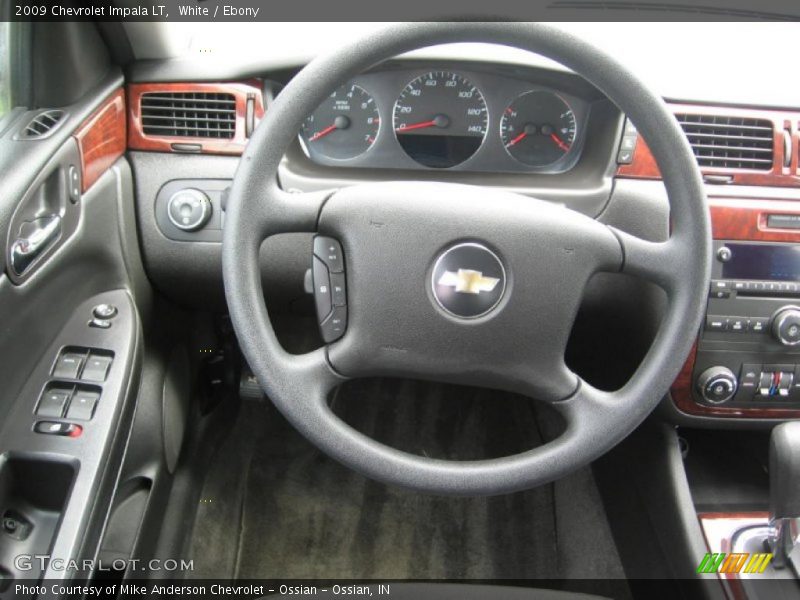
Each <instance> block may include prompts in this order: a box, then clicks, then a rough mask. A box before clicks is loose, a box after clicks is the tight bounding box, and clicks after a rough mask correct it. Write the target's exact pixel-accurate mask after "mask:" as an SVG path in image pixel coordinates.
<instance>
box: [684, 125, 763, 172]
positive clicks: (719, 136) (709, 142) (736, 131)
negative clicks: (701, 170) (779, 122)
mask: <svg viewBox="0 0 800 600" xmlns="http://www.w3.org/2000/svg"><path fill="white" fill-rule="evenodd" d="M675 117H676V118H677V119H678V122H679V123H680V124H681V127H683V131H684V132H685V133H686V137H687V138H689V144H691V146H692V149H693V150H694V155H695V156H696V157H697V163H698V164H699V165H700V166H701V167H713V168H723V169H754V170H758V171H771V170H772V165H773V143H774V135H775V134H774V127H773V124H772V121H768V120H766V119H749V118H744V117H726V116H720V115H693V114H685V113H681V114H676V115H675Z"/></svg>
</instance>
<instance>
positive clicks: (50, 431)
mask: <svg viewBox="0 0 800 600" xmlns="http://www.w3.org/2000/svg"><path fill="white" fill-rule="evenodd" d="M33 430H34V431H35V432H36V433H44V434H47V435H60V436H62V437H71V438H76V437H79V436H80V435H81V434H82V433H83V427H81V426H80V425H76V424H75V423H62V422H60V421H38V422H37V423H36V424H35V425H34V426H33Z"/></svg>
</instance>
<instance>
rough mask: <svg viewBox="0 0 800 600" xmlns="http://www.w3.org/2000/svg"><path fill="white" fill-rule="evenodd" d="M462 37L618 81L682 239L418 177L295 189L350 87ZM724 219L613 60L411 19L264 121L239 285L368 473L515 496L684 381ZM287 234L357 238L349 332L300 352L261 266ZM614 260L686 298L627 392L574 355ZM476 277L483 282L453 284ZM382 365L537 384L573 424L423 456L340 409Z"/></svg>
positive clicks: (513, 33) (610, 83)
mask: <svg viewBox="0 0 800 600" xmlns="http://www.w3.org/2000/svg"><path fill="white" fill-rule="evenodd" d="M452 42H487V43H493V44H500V45H506V46H512V47H516V48H521V49H523V50H529V51H531V52H535V53H538V54H541V55H543V56H545V57H548V58H551V59H553V60H555V61H557V62H560V63H561V64H563V65H565V66H567V67H568V68H570V69H572V70H573V71H575V72H576V73H578V74H579V75H581V76H583V77H584V78H585V79H587V80H588V81H589V82H591V83H592V84H594V85H595V86H596V87H597V88H598V89H599V90H601V91H602V92H603V93H605V94H606V95H607V96H608V97H609V98H611V100H613V101H614V102H615V103H616V104H617V106H619V108H620V109H621V110H622V111H623V112H624V113H626V114H627V115H628V117H629V118H631V119H632V121H633V122H634V123H636V125H637V127H638V129H639V131H640V132H641V134H642V135H643V136H644V137H645V139H646V140H647V142H648V145H649V146H650V149H651V150H652V153H653V155H654V157H655V158H656V161H657V163H658V166H659V168H660V170H661V174H662V176H663V181H664V184H665V186H666V189H667V194H668V196H669V204H670V214H671V225H672V230H671V235H670V238H669V240H668V241H666V242H659V243H655V242H650V241H645V240H642V239H640V238H637V237H635V236H632V235H630V234H628V233H625V232H623V231H620V230H618V229H614V228H612V227H609V226H606V225H603V224H601V223H599V222H597V221H595V220H594V219H592V218H589V217H587V216H584V215H581V214H579V213H577V212H574V211H571V210H568V209H565V208H563V207H559V206H556V205H553V204H551V203H547V202H544V201H540V200H536V199H531V198H528V197H523V196H521V195H517V194H513V193H508V192H502V191H496V190H492V189H486V188H482V187H475V186H466V185H457V184H447V183H425V182H408V183H378V184H366V185H356V186H352V187H347V188H344V189H340V190H338V191H330V192H313V193H288V192H286V191H283V190H281V189H280V187H279V184H278V182H277V172H278V165H279V163H280V161H281V158H282V157H283V155H284V153H285V151H286V150H287V149H288V148H289V146H290V144H292V143H293V142H294V140H295V138H296V136H297V132H298V131H299V130H300V127H301V125H302V123H303V121H304V119H305V118H306V116H307V115H309V114H311V113H312V112H313V111H314V109H315V108H316V107H317V106H318V105H319V104H320V103H321V102H322V101H323V100H324V99H325V98H326V97H327V95H328V94H330V93H331V91H332V90H334V89H336V88H337V87H338V86H340V85H342V84H343V83H344V82H346V81H347V80H348V79H350V78H351V77H353V76H355V75H357V74H359V73H361V72H363V71H364V70H367V69H369V68H370V67H372V66H374V65H376V64H378V63H380V62H381V61H383V60H386V59H388V58H391V57H394V56H396V55H398V54H402V53H405V52H408V51H411V50H415V49H418V48H422V47H426V46H431V45H435V44H444V43H452ZM709 221H710V219H709V214H708V208H707V205H706V201H705V195H704V191H703V184H702V181H701V177H700V173H699V170H698V167H697V163H696V162H695V159H694V156H693V154H692V151H691V149H690V147H689V145H688V142H687V140H686V138H685V136H684V134H683V132H682V131H681V129H680V128H679V126H678V124H677V122H676V120H675V119H674V117H673V116H672V114H671V113H670V112H669V110H668V109H667V107H666V105H665V104H664V102H663V101H662V100H661V99H660V98H659V97H657V96H656V95H654V94H653V93H652V92H651V91H650V90H649V89H648V88H647V87H646V86H645V85H643V84H642V83H641V82H640V81H639V80H638V79H637V78H636V77H635V76H634V75H632V74H631V73H630V72H628V71H627V70H626V69H625V68H624V67H623V66H621V65H620V64H619V63H617V62H616V61H615V60H614V59H613V58H611V57H609V56H607V55H605V54H604V53H603V52H601V51H599V50H598V49H596V48H594V47H592V46H591V45H589V44H587V43H585V42H583V41H582V40H580V39H577V38H575V37H573V36H571V35H568V34H566V33H564V32H562V31H559V30H556V29H553V28H551V27H548V26H543V25H539V24H523V23H513V24H512V23H416V24H407V25H401V26H393V27H390V28H388V29H386V30H383V31H380V32H377V33H374V34H372V35H370V36H368V37H366V38H364V39H362V40H359V41H357V42H355V43H352V44H350V45H348V46H346V47H343V48H341V49H339V50H336V51H335V52H333V53H331V54H328V55H326V56H320V57H318V58H316V59H315V60H313V61H312V62H311V63H309V64H308V65H307V66H306V67H305V68H304V69H303V70H302V71H301V72H300V73H298V74H297V76H296V77H294V78H293V79H292V81H291V82H290V83H289V84H288V85H287V86H286V88H285V89H284V90H283V91H282V92H281V94H280V95H279V96H278V98H277V99H276V100H275V102H274V104H273V105H272V106H271V107H270V109H269V111H268V113H267V115H266V117H265V118H264V120H263V121H262V122H261V123H260V125H259V126H258V128H257V130H256V131H255V133H254V135H253V137H252V139H251V141H250V143H249V145H248V146H247V148H246V150H245V153H244V155H243V156H242V159H241V162H240V165H239V167H238V170H237V172H236V175H235V178H234V181H233V185H232V188H231V192H230V196H229V200H228V208H227V213H226V219H225V230H224V237H223V248H222V259H223V275H224V282H225V293H226V296H227V302H228V307H229V310H230V316H231V319H232V321H233V325H234V328H235V330H236V334H237V336H238V339H239V342H240V344H241V347H242V351H243V352H244V355H245V357H246V359H247V361H248V362H249V364H250V366H251V368H252V369H253V371H254V372H255V374H256V376H257V377H258V381H259V382H260V383H261V385H262V386H263V388H264V391H265V392H266V393H267V395H268V396H269V397H270V398H271V400H272V402H273V403H274V404H275V405H276V406H277V407H278V409H279V410H280V411H281V412H282V413H283V414H284V415H285V416H286V418H287V419H288V420H289V421H290V422H291V423H292V424H293V425H294V426H295V427H296V428H297V429H298V430H299V431H300V432H301V433H302V434H303V435H305V436H306V437H307V438H308V439H309V440H310V441H311V442H312V443H314V444H315V445H316V446H317V447H319V448H320V449H321V450H322V451H323V452H325V453H327V454H328V455H330V456H331V457H333V458H335V459H336V460H338V461H340V462H341V463H343V464H345V465H347V466H349V467H351V468H353V469H355V470H357V471H359V472H361V473H363V474H364V475H366V476H369V477H372V478H375V479H378V480H382V481H384V482H388V483H392V484H397V485H400V486H405V487H409V488H413V489H416V490H420V491H424V492H430V493H438V494H453V495H483V494H499V493H505V492H511V491H517V490H522V489H526V488H530V487H533V486H536V485H539V484H543V483H546V482H549V481H552V480H554V479H557V478H559V477H562V476H564V475H566V474H567V473H569V472H570V471H572V470H574V469H576V468H578V467H580V466H583V465H585V464H587V463H589V462H591V461H592V460H594V459H595V458H597V457H598V456H600V455H601V454H603V453H605V452H606V451H607V450H609V449H610V448H611V447H612V446H614V445H615V444H617V443H618V442H619V441H621V440H622V439H623V438H624V437H625V436H627V435H628V434H629V433H630V432H631V431H632V430H633V429H634V428H635V427H636V426H637V425H639V424H640V423H641V422H642V421H643V420H644V419H645V417H646V416H647V415H648V414H649V413H650V412H651V411H652V410H653V409H654V408H655V406H656V404H657V403H658V402H659V400H660V399H661V398H662V397H663V396H664V395H665V394H666V392H667V390H668V389H669V386H670V384H671V383H672V381H673V380H674V379H675V377H676V376H677V374H678V372H679V371H680V368H681V366H682V364H683V362H684V360H685V358H686V356H687V354H688V352H689V349H690V347H691V344H692V342H693V340H694V338H695V336H696V334H697V331H698V327H699V325H700V321H701V318H702V315H703V311H704V308H705V301H706V295H707V291H708V285H709V277H710V260H711V259H710V256H711V235H710V227H709ZM288 232H318V234H319V235H323V236H327V237H330V238H334V239H335V240H338V241H339V242H340V243H341V248H342V256H343V259H344V271H345V277H346V285H347V319H348V323H347V326H346V331H345V333H344V335H343V337H341V338H340V339H339V340H337V341H335V342H333V343H329V344H327V345H325V346H323V347H322V348H319V349H317V350H315V351H312V352H309V353H306V354H301V355H292V354H289V353H287V352H286V351H285V350H284V349H283V348H282V347H281V345H280V343H279V342H278V341H277V339H276V337H275V332H274V331H273V328H272V325H271V324H270V320H269V317H268V314H267V310H266V307H265V304H264V301H263V297H264V291H266V292H267V293H268V292H269V290H268V289H267V290H263V289H262V283H261V276H260V269H259V264H258V254H259V247H260V246H261V244H262V242H263V241H264V239H266V238H267V237H269V236H272V235H276V234H280V233H288ZM310 253H311V248H309V256H310ZM601 271H604V272H622V273H627V274H630V275H633V276H637V277H641V278H644V279H646V280H649V281H651V282H654V283H656V284H658V285H659V286H660V287H662V288H663V289H664V290H665V292H666V294H667V297H668V306H667V308H666V313H665V315H664V317H663V320H662V322H661V325H660V329H659V331H658V333H657V335H656V337H655V339H654V341H653V343H652V346H651V347H650V349H649V351H648V353H647V354H646V356H645V358H644V359H643V361H642V363H641V365H640V366H639V367H638V369H637V371H636V372H635V373H634V374H633V376H632V377H631V379H630V380H629V381H628V382H627V383H626V384H625V385H624V386H623V387H622V388H621V389H619V390H617V391H615V392H605V391H601V390H599V389H597V388H595V387H593V386H592V385H590V384H588V383H587V382H586V381H584V380H582V379H581V378H580V377H578V376H577V375H576V374H575V373H573V372H571V371H570V369H569V368H568V367H567V366H566V364H565V362H564V351H565V347H566V344H567V339H568V336H569V333H570V330H571V327H572V323H573V321H574V319H575V315H576V313H577V310H578V307H579V304H580V300H581V297H582V294H583V291H584V288H585V286H586V283H587V281H588V280H589V278H590V277H591V276H592V275H593V274H595V273H597V272H601ZM445 273H449V275H446V276H445ZM443 277H444V279H443ZM448 278H449V279H448ZM447 284H450V287H447ZM458 286H461V288H462V289H461V291H462V292H463V291H467V292H470V291H471V292H472V293H471V294H460V295H459V294H451V295H448V294H447V290H450V291H453V290H455V289H456V288H457V287H458ZM476 286H477V287H476ZM490 288H491V289H490ZM476 290H478V292H480V291H485V292H487V293H486V294H483V295H482V294H481V293H475V291H476ZM466 296H472V298H466ZM454 298H455V299H454ZM477 298H480V299H482V300H477ZM473 299H476V300H475V301H474V302H473V304H470V302H471V301H472V300H473ZM480 302H483V304H481V305H480V306H479V307H478V305H477V304H475V303H478V304H480ZM490 305H491V306H490ZM371 376H394V377H410V378H420V379H427V380H436V381H444V382H456V383H460V384H467V385H477V386H483V387H488V388H493V389H502V390H508V391H513V392H517V393H521V394H524V395H526V396H529V397H532V398H535V399H538V400H541V401H544V402H548V403H550V405H551V406H553V407H554V408H555V409H556V410H557V411H558V412H560V413H561V415H562V416H563V417H564V421H565V428H564V431H563V433H562V434H561V435H560V436H559V437H558V438H556V439H555V440H553V441H551V442H548V443H546V444H544V445H543V446H540V447H537V448H535V449H532V450H529V451H526V452H523V453H520V454H516V455H513V456H506V457H502V458H494V459H490V460H476V461H448V460H440V459H431V458H426V457H422V456H417V455H414V454H409V453H406V452H402V451H399V450H397V449H394V448H391V447H388V446H386V445H383V444H381V443H379V442H377V441H375V440H373V439H371V438H369V437H367V436H365V435H363V434H361V433H360V432H357V431H356V430H354V429H353V428H351V427H350V426H349V425H347V424H346V423H344V422H343V421H342V420H341V419H339V418H338V417H337V416H336V415H335V414H334V413H333V412H332V411H331V410H330V407H329V405H328V396H329V394H330V392H331V391H332V390H333V389H334V388H335V387H336V386H338V385H340V384H342V383H343V382H344V381H346V380H347V379H351V378H359V377H371Z"/></svg>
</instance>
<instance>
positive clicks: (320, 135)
mask: <svg viewBox="0 0 800 600" xmlns="http://www.w3.org/2000/svg"><path fill="white" fill-rule="evenodd" d="M337 129H339V128H338V127H336V124H333V125H328V126H327V127H326V128H325V129H323V130H322V131H318V132H317V133H315V134H314V135H312V136H311V137H310V138H308V141H309V142H316V141H317V140H318V139H320V138H324V137H325V136H326V135H328V134H329V133H333V132H334V131H336V130H337Z"/></svg>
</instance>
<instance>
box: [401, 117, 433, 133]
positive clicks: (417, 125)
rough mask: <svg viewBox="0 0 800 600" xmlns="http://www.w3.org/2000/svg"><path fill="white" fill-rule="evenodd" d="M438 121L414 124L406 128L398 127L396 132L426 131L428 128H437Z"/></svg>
mask: <svg viewBox="0 0 800 600" xmlns="http://www.w3.org/2000/svg"><path fill="white" fill-rule="evenodd" d="M435 126H436V121H434V120H433V119H432V120H430V121H423V122H422V123H414V124H413V125H406V126H405V127H398V128H397V129H396V131H411V130H412V129H424V128H426V127H435Z"/></svg>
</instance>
